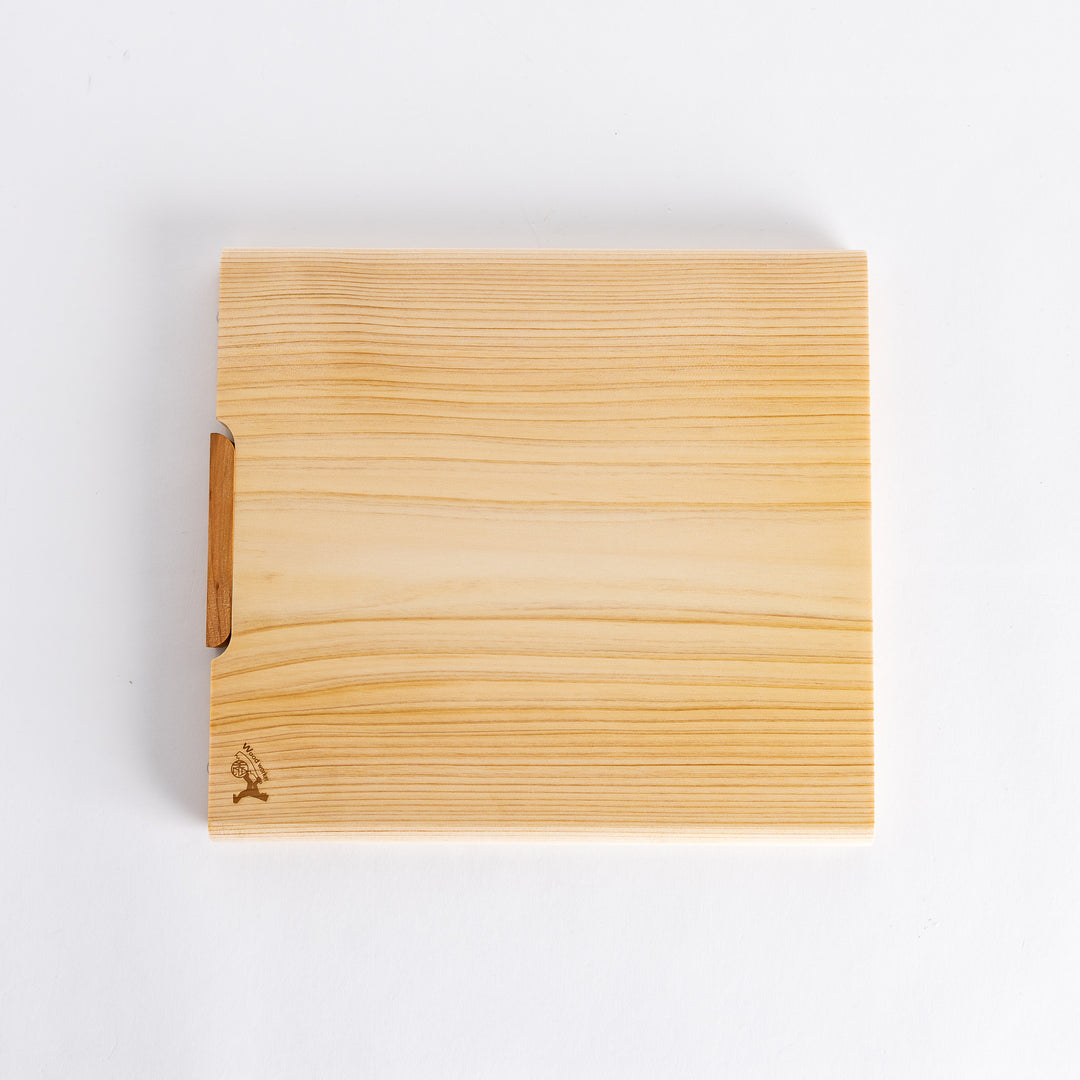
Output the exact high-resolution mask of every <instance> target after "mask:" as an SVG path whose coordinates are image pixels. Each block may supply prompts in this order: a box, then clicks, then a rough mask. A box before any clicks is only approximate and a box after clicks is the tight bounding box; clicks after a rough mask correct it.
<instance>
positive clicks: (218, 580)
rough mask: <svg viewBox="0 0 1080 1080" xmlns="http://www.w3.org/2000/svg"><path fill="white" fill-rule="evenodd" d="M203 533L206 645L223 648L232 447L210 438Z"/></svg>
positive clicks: (228, 595) (228, 614) (228, 624)
mask: <svg viewBox="0 0 1080 1080" xmlns="http://www.w3.org/2000/svg"><path fill="white" fill-rule="evenodd" d="M207 522H208V523H207V531H206V644H207V645H211V646H218V645H224V644H225V642H226V641H228V640H229V635H230V634H231V633H232V578H233V444H232V440H231V439H227V438H225V436H224V435H221V434H219V433H218V432H216V431H215V432H214V433H213V434H212V435H211V436H210V512H209V515H208V519H207Z"/></svg>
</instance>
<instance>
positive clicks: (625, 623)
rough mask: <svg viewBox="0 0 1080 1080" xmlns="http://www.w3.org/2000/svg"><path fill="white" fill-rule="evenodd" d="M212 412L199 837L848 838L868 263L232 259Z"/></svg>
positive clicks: (865, 450) (385, 255) (857, 744)
mask: <svg viewBox="0 0 1080 1080" xmlns="http://www.w3.org/2000/svg"><path fill="white" fill-rule="evenodd" d="M218 387H219V389H218V415H219V417H220V419H221V420H222V421H223V422H224V423H225V424H227V425H228V426H229V428H230V429H231V431H232V433H233V436H234V438H235V440H236V461H235V522H234V529H235V536H234V552H235V561H234V575H233V611H232V638H231V642H230V644H229V646H228V648H227V649H226V651H225V652H224V653H223V654H222V655H220V656H219V657H217V658H215V659H214V661H213V664H212V680H211V696H212V703H211V746H210V826H211V830H212V832H213V833H214V834H216V835H290V834H324V835H333V834H342V833H344V834H357V835H365V834H373V835H426V834H432V833H434V834H447V835H449V834H461V833H465V834H481V835H503V834H515V835H516V834H530V835H531V834H539V835H596V834H599V835H613V836H617V835H628V836H639V835H640V836H742V835H778V836H785V835H866V834H867V833H868V832H869V830H870V829H871V827H872V819H873V760H872V759H873V736H872V724H873V719H872V718H873V712H872V679H871V673H872V668H871V613H870V478H869V468H870V456H869V420H868V412H869V409H868V389H869V384H868V358H867V309H866V263H865V258H864V256H863V255H862V254H860V253H852V252H824V253H761V254H757V253H739V254H709V253H660V252H634V253H566V252H563V253H531V252H530V253H492V252H475V253H466V252H461V253H455V252H318V251H309V252H289V251H236V252H229V253H227V254H226V255H225V257H224V259H223V263H222V276H221V308H220V356H219V373H218ZM238 755H239V756H238ZM256 794H257V795H258V797H254V796H255V795H256ZM248 795H251V796H253V797H245V796H248ZM263 796H265V798H264V797H263Z"/></svg>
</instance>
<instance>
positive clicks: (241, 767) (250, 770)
mask: <svg viewBox="0 0 1080 1080" xmlns="http://www.w3.org/2000/svg"><path fill="white" fill-rule="evenodd" d="M230 771H231V772H232V774H233V776H235V777H236V779H237V780H243V781H244V782H245V783H246V784H247V787H246V788H244V790H243V791H238V792H237V793H236V794H235V795H234V796H233V797H232V801H233V802H234V803H238V802H239V801H240V800H241V799H243V798H245V797H246V796H248V795H250V796H251V797H252V798H253V799H258V800H259V801H260V802H266V800H267V799H269V798H270V796H269V795H267V794H266V792H265V791H260V790H259V785H260V784H265V783H266V781H267V780H269V779H270V774H269V773H268V772H267V771H266V770H265V769H264V768H263V766H262V762H261V761H260V760H259V759H258V758H257V757H256V756H255V751H254V750H252V749H251V747H250V746H248V744H247V743H244V749H243V750H237V751H236V757H235V758H233V763H232V769H231V770H230Z"/></svg>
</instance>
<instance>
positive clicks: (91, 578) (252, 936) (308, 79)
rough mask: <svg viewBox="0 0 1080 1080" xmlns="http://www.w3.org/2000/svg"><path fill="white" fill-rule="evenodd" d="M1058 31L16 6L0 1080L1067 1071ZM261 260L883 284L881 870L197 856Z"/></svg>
mask: <svg viewBox="0 0 1080 1080" xmlns="http://www.w3.org/2000/svg"><path fill="white" fill-rule="evenodd" d="M1078 37H1080V8H1078V7H1077V5H1075V4H1074V3H1072V2H1071V0H1061V2H1058V3H1039V2H1030V0H1024V2H1012V3H1009V2H1000V3H995V2H993V0H983V2H981V3H977V2H974V0H972V2H970V3H968V2H956V0H952V2H944V0H933V2H920V0H903V2H897V3H874V2H870V3H867V2H865V0H853V2H850V3H843V2H839V0H823V2H820V3H816V4H811V3H806V2H805V0H801V2H782V0H754V2H752V3H751V2H739V3H734V2H732V3H701V4H692V3H680V2H664V3H659V2H658V3H654V4H640V3H628V2H625V0H611V2H610V3H606V4H604V3H587V2H583V0H578V2H573V0H571V2H568V3H559V2H555V3H553V2H550V0H544V2H538V0H530V2H528V3H506V2H504V3H499V2H491V3H487V4H484V3H478V2H464V3H453V2H450V0H442V2H431V3H415V4H407V3H402V4H397V3H390V2H384V3H360V2H355V3H324V2H312V0H306V2H299V0H287V2H279V3H271V2H262V3H254V2H252V3H228V2H221V0H219V2H216V3H205V2H201V0H195V2H191V0H186V2H185V3H175V4H164V3H155V2H149V0H133V2H130V3H119V2H117V0H104V2H101V0H97V2H94V3H82V2H78V3H77V2H74V0H67V2H60V3H47V2H40V0H38V2H31V0H12V2H9V3H7V4H5V5H4V7H3V11H2V13H0V88H2V90H0V110H2V113H0V139H2V141H0V147H2V149H0V161H2V171H0V357H2V362H3V376H4V380H3V384H2V385H3V393H2V396H0V433H2V438H3V468H2V472H0V476H2V497H3V503H2V517H0V521H2V525H3V541H2V543H3V547H2V554H3V582H4V592H3V608H2V614H3V620H2V630H0V634H2V635H3V651H2V654H0V655H2V657H3V661H2V662H3V683H2V687H0V710H2V713H3V721H4V725H3V736H4V737H3V744H2V746H3V758H2V762H3V766H2V773H0V775H2V782H0V815H2V817H0V1076H3V1077H5V1078H6V1077H13V1078H21V1077H62V1078H68V1077H138V1078H146V1077H181V1078H186V1077H195V1078H203V1077H235V1076H247V1077H305V1076H318V1077H323V1076H327V1077H331V1076H342V1077H378V1078H383V1077H389V1078H395V1077H463V1078H472V1077H499V1078H504V1077H505V1078H515V1077H560V1078H562V1077H618V1078H620V1080H622V1078H628V1077H629V1078H633V1077H649V1078H655V1077H679V1078H683V1077H726V1076H730V1077H746V1076H752V1077H793V1078H805V1077H827V1078H834V1077H856V1078H864V1077H919V1078H922V1077H948V1078H955V1077H979V1078H980V1080H981V1078H985V1077H1009V1078H1015V1077H1040V1078H1043V1077H1066V1076H1076V1075H1078V1070H1080V1048H1078V1045H1077V1042H1078V1036H1077V1033H1076V1030H1075V1027H1076V1025H1077V1021H1078V1017H1080V996H1078V992H1077V969H1078V965H1080V875H1078V870H1077V858H1078V851H1080V786H1078V782H1077V775H1078V767H1080V707H1078V695H1077V675H1078V673H1080V661H1078V652H1080V632H1078V625H1080V622H1078V618H1077V611H1078V607H1080V571H1078V558H1080V509H1078V508H1080V481H1078V462H1080V454H1078V451H1080V423H1078V393H1080V378H1078V374H1077V365H1078V355H1077V337H1078V329H1080V327H1078V321H1080V320H1078V314H1077V310H1078V299H1080V298H1078V292H1080V264H1078V255H1077V253H1078V251H1080V212H1078V208H1077V194H1078V191H1080V185H1078V181H1077V173H1078V166H1080V151H1078V136H1080V130H1078V128H1080V124H1078V119H1077V115H1078V109H1077V106H1078V100H1080V99H1078V90H1080V77H1078V75H1077V69H1076V56H1075V53H1076V42H1077V40H1078ZM234 245H268V246H269V245H315V246H357V247H363V246H384V247H391V246H435V247H439V246H465V247H537V246H539V247H544V248H556V247H676V248H678V247H694V248H731V247H735V248H747V247H749V248H753V247H762V248H770V247H784V248H822V247H849V248H865V249H866V250H867V251H868V252H869V255H870V271H871V293H872V300H871V303H872V321H871V332H872V343H871V344H872V358H873V359H872V371H873V438H874V449H873V454H874V480H873V486H874V491H873V494H874V515H875V516H874V557H875V616H876V649H877V664H876V678H877V717H878V720H877V740H878V742H877V746H878V772H877V776H878V831H877V838H876V840H875V842H874V843H873V845H871V846H862V847H841V846H814V845H809V846H802V847H797V846H782V845H781V846H753V845H751V846H725V845H703V846H682V845H669V846H663V845H654V846H650V845H622V846H619V845H601V844H596V845H576V846H575V845H542V844H537V845H518V844H474V845H468V844H427V843H424V844H415V845H409V844H370V843H369V844H322V845H319V844H302V843H297V844H291V845H278V844H235V845H231V846H230V845H213V844H211V843H210V841H209V840H208V838H207V832H206V824H205V797H206V745H207V726H208V717H207V711H208V693H209V666H208V665H209V653H208V652H207V650H205V649H204V647H203V645H202V635H203V616H204V573H205V520H206V518H205V515H206V482H207V434H208V432H209V431H210V430H212V429H213V428H214V426H215V424H214V379H215V359H216V358H215V349H216V340H215V335H216V326H215V317H216V288H217V279H216V275H217V259H218V256H219V253H220V250H221V249H222V248H223V247H226V246H234Z"/></svg>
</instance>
